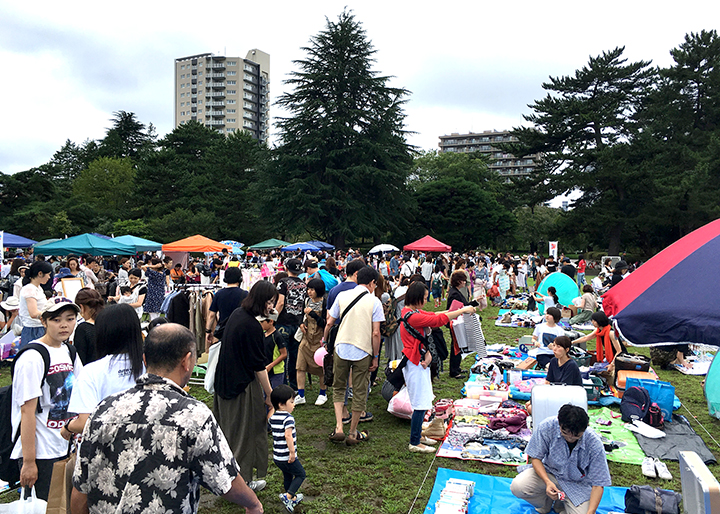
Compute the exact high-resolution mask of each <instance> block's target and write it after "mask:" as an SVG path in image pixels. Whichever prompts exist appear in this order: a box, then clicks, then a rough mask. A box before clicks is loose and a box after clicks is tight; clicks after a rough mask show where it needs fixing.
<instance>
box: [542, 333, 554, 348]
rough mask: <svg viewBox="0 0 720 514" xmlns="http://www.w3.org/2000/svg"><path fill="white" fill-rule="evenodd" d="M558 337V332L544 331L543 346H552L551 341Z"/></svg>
mask: <svg viewBox="0 0 720 514" xmlns="http://www.w3.org/2000/svg"><path fill="white" fill-rule="evenodd" d="M556 337H557V334H550V333H548V332H543V335H542V345H543V346H550V343H552V342H553V341H555V338H556Z"/></svg>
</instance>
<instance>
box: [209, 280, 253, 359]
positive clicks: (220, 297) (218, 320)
mask: <svg viewBox="0 0 720 514" xmlns="http://www.w3.org/2000/svg"><path fill="white" fill-rule="evenodd" d="M240 282H242V272H241V271H240V268H236V267H231V268H228V269H227V271H226V272H225V283H226V284H227V285H226V286H225V287H224V288H222V289H221V290H220V291H218V292H217V293H215V296H213V301H212V303H211V304H210V315H209V316H208V318H207V321H206V322H205V334H206V336H205V337H206V338H207V346H208V348H209V347H210V345H211V344H213V342H214V341H215V337H214V335H213V334H214V332H215V327H216V326H217V325H218V324H220V325H222V324H224V323H225V321H227V319H228V318H229V317H230V314H232V312H233V311H234V310H235V309H237V308H238V307H239V306H240V303H241V302H242V301H243V300H244V299H245V297H246V296H247V295H248V292H247V291H245V290H244V289H240Z"/></svg>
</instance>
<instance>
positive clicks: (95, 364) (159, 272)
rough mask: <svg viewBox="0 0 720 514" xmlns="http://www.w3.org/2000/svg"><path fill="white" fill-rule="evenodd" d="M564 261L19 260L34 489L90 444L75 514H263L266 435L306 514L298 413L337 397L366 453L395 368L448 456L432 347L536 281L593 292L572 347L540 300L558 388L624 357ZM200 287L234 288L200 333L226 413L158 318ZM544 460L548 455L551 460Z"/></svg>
mask: <svg viewBox="0 0 720 514" xmlns="http://www.w3.org/2000/svg"><path fill="white" fill-rule="evenodd" d="M559 260H560V262H559V263H556V262H555V259H554V258H553V257H549V258H548V259H547V260H546V259H544V258H543V257H542V256H539V255H538V254H537V253H534V254H530V255H523V256H513V255H512V254H509V253H508V254H497V255H495V254H493V253H491V252H480V251H478V252H472V253H466V254H463V255H457V254H455V255H453V254H435V255H432V254H426V253H422V252H410V253H401V252H397V253H388V254H376V255H366V256H363V255H361V253H360V252H358V251H353V250H350V251H349V252H312V253H310V252H305V253H303V252H292V253H284V252H280V251H274V250H272V251H267V252H261V253H258V252H248V253H247V254H246V255H245V256H243V257H238V256H233V255H230V254H229V253H228V252H227V251H224V252H223V253H221V254H217V255H213V256H210V257H207V258H205V259H198V260H195V261H193V260H192V259H190V260H188V261H187V263H186V264H185V265H183V264H175V263H173V261H172V260H171V259H170V258H169V257H167V256H166V257H164V258H162V257H161V256H157V255H152V254H142V255H138V256H134V257H131V258H129V257H122V258H120V259H103V258H100V257H92V256H73V255H69V256H67V257H60V258H56V257H50V258H49V259H47V260H46V259H45V258H44V256H41V255H35V256H33V257H30V256H24V255H18V256H17V258H15V259H13V260H12V261H10V262H8V263H6V264H5V265H4V268H3V273H4V275H3V276H2V279H5V280H6V296H7V298H6V299H5V300H4V301H3V302H2V304H1V306H2V311H1V312H2V314H3V319H4V322H3V324H2V325H1V326H0V329H2V331H3V332H6V331H10V330H15V331H16V333H17V335H19V336H20V344H19V346H18V348H17V350H18V354H17V355H16V358H15V369H14V377H13V413H12V426H13V431H14V432H15V431H17V432H18V434H19V437H18V438H17V441H16V444H15V448H14V450H13V455H12V458H14V459H18V462H19V468H20V484H21V485H22V486H25V487H28V486H33V485H34V486H35V489H36V492H37V495H38V497H40V498H47V495H48V490H49V485H50V475H51V474H52V467H53V463H54V462H56V461H57V460H59V459H61V458H64V457H65V456H66V455H67V453H68V449H69V446H68V445H69V441H72V440H74V439H75V438H76V437H77V436H78V434H83V443H82V444H81V445H80V450H79V452H78V453H77V466H76V471H75V477H74V482H73V483H74V491H73V508H75V507H77V509H78V510H77V512H86V511H90V512H107V508H108V505H109V504H112V505H113V506H114V508H116V509H119V510H115V511H117V512H125V511H127V512H131V511H132V512H134V511H136V510H138V509H140V510H142V508H144V507H147V506H151V505H154V504H158V502H159V503H160V504H162V507H163V509H164V510H165V511H192V510H193V509H196V508H197V504H198V499H199V490H198V484H202V485H203V486H205V487H207V488H208V489H209V490H210V491H212V492H214V493H216V494H218V495H222V496H223V497H225V498H227V499H229V500H230V501H234V502H236V503H238V504H239V505H242V506H244V507H246V508H247V509H248V512H262V506H261V505H260V503H259V501H258V499H257V496H256V495H255V492H256V491H259V490H261V489H262V488H264V487H265V485H266V478H267V473H268V462H269V455H270V454H271V453H270V451H269V448H268V436H267V434H268V430H270V432H271V434H272V439H271V440H272V444H273V449H272V456H273V461H274V463H275V465H276V466H277V467H278V468H279V469H280V470H281V471H282V474H283V477H284V490H285V492H284V493H283V494H281V496H280V500H281V501H282V503H283V505H284V506H285V508H286V509H287V510H288V511H290V512H292V511H293V509H294V508H295V507H296V506H297V505H298V504H299V503H300V502H302V500H303V496H302V493H300V492H299V489H300V487H301V485H302V482H303V480H304V478H305V471H304V468H303V466H302V464H301V462H300V458H299V453H298V448H297V436H296V430H295V421H294V418H293V416H292V413H293V410H294V409H295V408H296V407H297V406H300V405H303V404H306V403H308V402H309V401H310V400H313V399H314V404H315V406H318V407H319V406H322V405H324V404H325V403H326V402H327V401H328V396H330V395H331V399H332V404H333V411H334V418H335V422H334V426H333V427H332V429H331V432H330V433H329V440H330V441H333V442H336V443H343V444H346V445H348V446H355V445H359V444H362V443H363V442H364V441H367V440H368V438H369V433H368V431H367V430H363V429H361V428H360V427H361V424H362V423H365V422H367V421H370V420H372V419H373V415H372V413H371V412H369V411H368V410H367V398H368V393H369V391H370V389H371V387H372V386H373V384H374V383H375V381H376V377H377V373H378V369H382V368H384V367H385V366H386V365H387V363H388V361H391V360H398V361H400V364H399V366H400V368H401V369H402V374H403V378H404V381H405V383H406V385H407V388H408V393H409V396H410V402H411V406H412V409H413V414H412V419H411V426H410V434H409V441H408V450H409V451H411V452H418V453H430V452H434V451H435V449H434V448H433V447H432V445H433V444H434V441H433V440H430V439H427V438H425V437H422V435H421V426H422V421H423V417H424V413H425V412H426V411H427V410H428V409H429V408H430V407H431V406H432V398H433V393H432V383H433V382H432V380H433V377H435V376H437V375H438V374H439V373H440V369H441V367H442V363H441V362H440V363H437V362H433V357H434V356H433V354H432V352H430V351H429V349H428V346H427V338H426V335H427V334H429V333H430V331H431V330H433V329H437V328H439V327H443V326H448V324H449V323H450V321H451V320H453V319H455V318H457V317H458V316H460V315H463V314H470V313H474V312H478V311H481V310H482V309H483V308H485V307H486V306H487V305H488V302H489V301H490V302H498V301H502V300H503V299H505V298H506V297H507V296H511V295H515V294H518V293H521V292H532V290H533V288H532V285H531V283H529V282H528V279H530V278H532V279H533V280H534V283H536V284H537V283H539V282H540V281H542V279H543V278H544V277H545V276H547V275H549V274H550V273H553V272H555V271H561V272H563V273H566V274H568V275H569V276H571V277H572V278H573V279H575V278H576V279H577V283H578V286H579V287H580V288H582V292H583V294H582V296H581V301H580V303H579V304H578V305H573V306H570V308H571V310H572V312H573V316H579V315H583V316H586V317H587V319H588V320H591V321H592V323H593V325H594V327H595V330H594V331H593V332H592V333H591V334H590V335H589V336H585V337H584V338H581V339H579V340H576V341H573V342H571V341H569V340H567V341H566V340H565V339H567V338H566V337H564V332H562V331H561V330H559V329H558V327H557V322H558V321H559V319H560V308H562V307H563V306H561V305H559V301H558V299H557V297H556V296H553V292H551V291H548V292H549V295H547V296H544V297H542V298H538V301H543V302H545V306H546V310H545V312H546V314H545V323H543V324H542V325H539V326H538V328H537V329H536V331H535V333H534V334H533V341H534V342H536V344H537V346H538V347H539V350H540V351H539V355H538V361H540V360H543V362H542V364H543V365H549V369H550V374H549V377H551V379H552V380H555V379H556V378H557V380H558V381H561V382H568V383H571V382H575V381H576V380H577V376H576V375H578V373H576V371H577V369H576V368H577V366H575V367H574V368H573V366H572V365H573V364H574V361H572V360H571V359H569V358H568V350H569V348H570V346H571V344H572V343H580V342H582V341H583V340H586V339H590V338H596V339H597V341H598V348H599V350H598V355H601V354H602V360H605V361H607V362H609V363H610V364H611V363H612V360H613V358H614V356H615V355H617V353H618V352H619V351H620V347H619V343H618V342H617V339H616V338H615V336H614V334H613V332H612V331H611V330H610V328H609V326H608V325H609V323H608V320H607V317H604V314H602V312H595V311H596V309H597V306H598V305H597V301H596V296H595V293H596V291H595V289H594V288H593V286H592V285H590V284H588V283H586V281H585V269H586V266H587V264H586V263H585V260H584V259H583V258H582V256H581V257H580V259H579V260H578V263H577V266H574V265H573V264H572V263H570V260H569V259H566V258H564V256H561V258H560V259H559ZM260 267H264V268H265V269H267V270H268V273H267V275H266V276H265V277H264V279H262V280H259V281H257V282H255V283H254V284H253V285H252V287H250V288H248V289H249V290H246V289H245V288H243V283H242V282H243V275H242V272H241V271H242V270H243V269H246V268H260ZM627 268H628V266H627V265H626V264H625V263H624V261H620V262H619V263H617V264H615V266H614V267H613V268H612V269H611V270H610V273H605V280H606V281H607V286H612V285H614V284H615V283H617V282H618V281H619V280H622V277H623V276H625V274H626V273H627ZM604 271H605V270H604ZM618 277H619V278H618ZM68 278H75V279H78V278H79V279H82V285H83V286H84V287H83V288H82V289H80V290H79V291H77V292H76V294H75V295H74V301H71V300H69V299H68V298H66V294H67V290H66V289H65V283H63V279H68ZM8 283H9V286H10V287H7V284H8ZM193 283H198V284H203V283H204V284H213V283H214V284H218V285H222V288H220V289H218V290H217V291H216V292H215V294H214V297H213V300H212V304H211V305H210V308H209V311H210V313H211V315H210V316H209V317H208V318H207V320H206V322H205V324H204V325H203V326H198V327H196V330H200V331H202V330H204V331H205V333H204V335H203V336H202V337H203V339H204V340H205V341H206V343H207V347H209V346H210V345H212V344H214V343H216V342H218V341H220V342H221V346H220V352H219V358H218V361H217V368H216V371H215V379H214V390H215V394H214V399H213V406H212V412H211V411H210V409H208V408H207V407H205V405H204V404H202V403H200V402H197V401H196V400H194V399H192V398H191V397H190V396H189V395H188V394H187V392H186V391H185V389H184V388H185V386H186V385H187V382H188V379H189V377H190V373H191V372H192V370H193V368H194V366H195V363H196V360H197V358H198V357H199V355H197V353H198V352H197V347H196V342H197V337H196V334H193V333H192V332H191V331H190V330H188V328H186V327H183V326H180V325H177V324H174V323H165V321H166V319H165V318H163V317H162V315H161V313H162V304H163V300H164V298H165V296H166V294H167V293H168V292H169V291H171V290H172V289H173V288H175V287H178V286H180V285H182V284H193ZM18 284H19V286H18ZM429 301H432V302H434V305H435V307H436V308H439V307H441V306H442V305H443V303H444V306H445V310H443V311H438V312H431V311H428V310H425V307H426V305H427V304H428V302H429ZM573 307H574V309H573ZM0 321H1V320H0ZM143 321H144V322H147V321H150V324H149V326H148V325H147V324H146V323H144V324H141V322H143ZM561 332H562V333H561ZM450 333H451V340H450V341H449V344H446V343H445V342H444V341H440V342H438V344H439V345H441V346H444V348H443V349H444V352H441V353H444V355H447V359H448V361H449V362H448V375H447V376H449V377H451V378H457V379H462V378H463V377H464V373H463V372H462V370H461V368H460V360H461V354H460V350H459V348H458V344H457V341H455V339H454V335H453V334H452V331H450ZM560 336H563V337H560ZM68 342H71V343H72V344H68ZM383 347H384V351H385V356H386V361H384V362H382V363H381V362H380V356H381V353H382V349H383ZM33 350H34V351H33ZM324 354H327V357H325V356H324ZM318 355H320V361H319V360H318ZM678 358H679V357H678ZM440 360H441V361H442V360H444V359H440ZM438 364H439V365H440V368H438ZM309 376H310V377H313V379H316V380H317V381H318V384H319V387H318V389H317V396H315V397H314V398H308V394H307V392H306V388H305V385H306V383H307V380H308V377H309ZM73 377H74V379H73ZM553 377H554V378H553ZM306 408H311V407H306ZM573 416H575V414H572V415H570V418H569V421H567V420H566V421H562V420H561V422H560V427H559V428H558V427H555V426H553V427H550V428H548V430H550V431H554V432H557V431H558V430H560V431H561V432H562V434H563V437H565V438H566V439H567V440H568V443H570V439H572V438H574V437H577V436H578V434H579V435H580V436H581V435H582V432H583V431H584V430H585V427H583V426H581V425H582V423H583V420H579V421H578V420H577V419H576V416H575V417H573ZM268 423H269V424H268ZM585 426H586V425H585ZM564 427H565V428H567V429H568V430H569V433H570V436H568V437H566V435H565V432H563V430H565V428H564ZM346 428H347V430H346ZM346 432H347V433H346ZM171 441H175V443H172V444H170V442H171ZM179 441H182V443H180V442H179ZM575 441H577V439H575ZM166 443H167V444H166ZM179 448H184V450H183V451H179ZM545 450H546V449H540V448H538V449H537V452H536V453H537V455H538V456H539V457H538V458H541V454H542V453H543V451H545ZM571 450H572V449H571ZM534 451H535V450H534ZM531 456H532V457H533V459H535V454H532V455H531ZM535 469H536V470H537V467H535ZM538 475H539V476H540V478H541V479H542V478H543V476H542V474H541V473H538ZM546 482H547V480H546ZM170 483H172V488H171V489H172V491H171V490H170V488H169V486H168V484H170ZM548 487H549V486H548ZM530 501H531V502H532V501H533V500H530ZM123 505H125V506H126V507H127V508H123ZM73 512H76V511H75V510H73Z"/></svg>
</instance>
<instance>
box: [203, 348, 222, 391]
mask: <svg viewBox="0 0 720 514" xmlns="http://www.w3.org/2000/svg"><path fill="white" fill-rule="evenodd" d="M221 344H222V342H220V341H218V342H217V343H215V344H214V345H212V346H210V348H208V362H207V371H206V372H205V390H206V391H207V392H208V393H210V394H214V393H215V370H217V364H218V359H219V358H220V345H221Z"/></svg>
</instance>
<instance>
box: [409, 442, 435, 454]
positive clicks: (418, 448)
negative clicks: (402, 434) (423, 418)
mask: <svg viewBox="0 0 720 514" xmlns="http://www.w3.org/2000/svg"><path fill="white" fill-rule="evenodd" d="M408 450H410V451H411V452H412V453H435V448H433V447H432V446H425V445H424V444H422V443H420V444H417V445H415V444H408Z"/></svg>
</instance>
